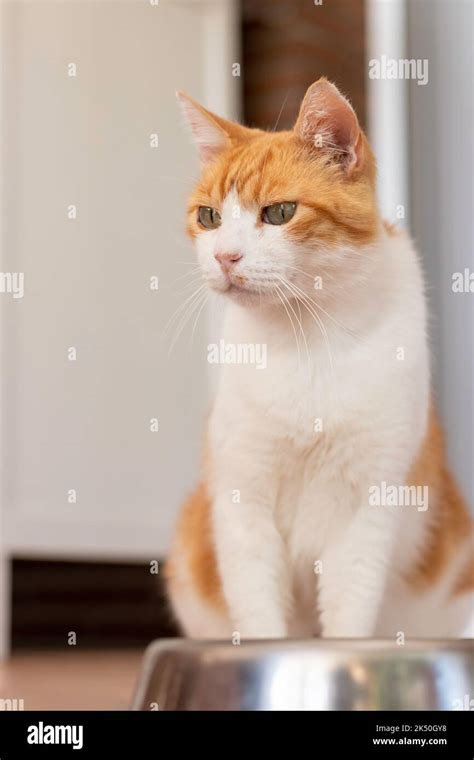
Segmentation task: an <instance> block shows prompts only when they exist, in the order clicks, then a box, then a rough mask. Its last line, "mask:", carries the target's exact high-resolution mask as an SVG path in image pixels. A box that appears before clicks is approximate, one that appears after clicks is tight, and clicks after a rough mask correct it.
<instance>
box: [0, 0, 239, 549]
mask: <svg viewBox="0 0 474 760" xmlns="http://www.w3.org/2000/svg"><path fill="white" fill-rule="evenodd" d="M234 21H235V8H234V4H233V3H231V2H226V0H224V1H223V2H222V0H219V1H217V0H216V1H215V2H214V1H209V0H207V2H199V0H173V2H171V0H168V1H167V0H162V1H161V2H160V3H159V5H158V6H157V7H155V6H152V5H151V4H150V3H148V2H137V1H136V0H131V1H128V0H125V1H122V0H120V1H119V2H113V1H110V0H105V1H104V2H72V1H69V2H54V1H52V2H43V1H42V0H41V1H39V0H37V1H36V2H29V3H24V2H15V3H11V4H7V5H6V6H5V7H4V9H3V36H4V48H3V64H4V71H3V80H2V81H3V85H4V92H3V108H4V111H5V120H4V133H3V136H2V150H3V156H2V162H3V174H4V181H5V189H6V192H5V193H4V198H3V205H2V214H1V216H2V221H3V227H4V229H3V246H2V263H1V270H2V271H21V272H24V273H25V296H24V298H23V299H18V300H14V299H12V298H11V297H10V296H7V295H5V294H4V295H2V296H0V298H1V299H2V300H1V302H0V307H1V309H2V326H3V351H2V373H1V374H2V381H3V386H2V390H1V413H2V419H3V424H2V440H3V467H4V480H3V483H2V510H3V523H4V531H3V541H4V542H6V545H7V547H8V550H9V551H10V552H15V554H16V555H22V554H26V555H28V556H31V555H35V554H45V555H48V556H52V555H56V556H61V555H64V556H67V557H71V556H80V557H94V556H96V557H100V558H107V557H110V558H112V559H113V558H119V559H122V558H125V557H129V558H131V559H134V558H136V559H148V558H150V559H152V558H156V557H159V556H162V555H163V553H164V551H165V550H166V547H167V545H168V541H169V536H170V531H171V526H172V524H173V522H174V518H175V514H176V510H177V507H178V506H179V504H180V502H181V501H182V499H183V497H184V495H185V494H186V492H187V491H188V490H189V488H190V487H191V486H192V484H193V483H194V481H195V479H196V476H197V470H198V461H199V452H200V445H201V436H202V430H203V420H204V417H205V415H206V413H207V392H208V372H207V371H208V365H207V361H206V358H207V352H206V345H207V327H208V325H207V322H206V318H205V314H204V315H203V318H202V319H201V321H200V323H199V324H198V326H197V329H196V332H195V335H194V338H193V340H192V341H191V340H189V336H190V332H191V330H190V329H188V331H187V333H186V334H185V337H183V338H182V339H181V341H180V342H179V343H178V344H177V347H176V349H175V350H174V351H173V353H172V354H171V356H169V355H168V343H167V342H166V341H165V340H163V328H164V326H165V324H166V322H167V321H168V319H169V317H170V315H171V314H172V313H173V311H174V310H175V309H176V308H177V307H178V306H179V305H180V303H181V302H182V300H183V295H182V289H183V287H184V285H185V280H180V282H179V283H176V282H175V281H176V278H178V277H180V276H181V275H183V273H184V272H186V271H187V266H186V264H185V262H192V261H194V257H193V252H192V250H191V247H190V245H189V244H188V242H187V240H186V238H185V236H184V232H183V227H184V214H185V202H186V196H187V192H188V189H189V188H190V187H191V186H192V181H193V175H194V173H195V170H196V168H197V160H196V156H195V150H194V148H193V146H192V145H191V140H190V137H189V135H188V134H187V133H186V131H185V129H184V127H182V126H181V118H180V114H179V111H178V108H177V106H176V103H175V90H176V89H184V90H187V91H189V92H190V93H192V94H193V95H194V96H195V97H196V98H198V99H201V100H202V101H203V102H205V103H207V105H208V106H209V107H213V108H218V109H219V110H221V112H224V113H225V114H227V115H228V116H233V115H235V107H234V106H235V102H236V100H237V94H238V87H239V83H238V80H236V79H234V78H233V77H232V74H231V64H232V63H233V62H234V61H235V60H236V58H235V50H236V31H237V27H236V25H235V23H234ZM69 63H75V64H76V65H77V76H76V77H69V76H68V64H69ZM155 132H156V133H158V136H159V148H157V149H153V148H151V147H150V142H149V140H150V134H151V133H155ZM69 204H76V205H77V219H76V220H71V219H68V216H67V209H68V206H69ZM153 275H158V276H159V278H160V289H159V291H158V292H155V291H151V290H150V288H149V282H150V277H151V276H153ZM69 347H75V348H76V349H77V361H75V362H71V361H68V355H67V352H68V348H69ZM154 417H157V418H158V419H159V426H160V430H159V432H158V433H152V432H150V429H149V426H150V419H151V418H154ZM70 489H76V490H77V503H76V504H71V503H69V502H68V492H69V490H70Z"/></svg>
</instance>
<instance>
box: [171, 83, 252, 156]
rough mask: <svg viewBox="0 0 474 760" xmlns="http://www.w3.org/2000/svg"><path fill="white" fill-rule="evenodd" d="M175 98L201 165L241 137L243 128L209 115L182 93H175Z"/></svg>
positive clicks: (208, 112)
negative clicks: (189, 131)
mask: <svg viewBox="0 0 474 760" xmlns="http://www.w3.org/2000/svg"><path fill="white" fill-rule="evenodd" d="M176 97H177V99H178V102H179V104H180V106H181V109H182V112H183V115H184V118H185V121H186V123H187V124H188V126H189V127H190V129H191V132H192V134H193V137H194V140H195V142H196V145H197V148H198V151H199V156H200V158H201V161H202V162H203V163H207V162H208V161H213V160H214V159H215V158H216V156H218V155H219V153H220V152H221V151H223V150H225V148H228V147H229V146H230V144H231V142H232V141H233V140H237V139H239V138H241V137H242V135H243V132H244V131H245V128H244V127H241V126H240V125H239V124H234V123H233V122H231V121H227V119H222V118H221V117H220V116H217V115H216V114H214V113H211V111H208V110H207V108H204V106H202V105H201V104H200V103H197V102H196V101H195V100H193V98H190V97H189V95H186V93H184V92H177V93H176Z"/></svg>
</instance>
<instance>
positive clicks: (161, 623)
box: [12, 559, 178, 649]
mask: <svg viewBox="0 0 474 760" xmlns="http://www.w3.org/2000/svg"><path fill="white" fill-rule="evenodd" d="M70 633H75V634H76V642H77V646H81V647H88V648H92V647H94V648H107V649H110V648H119V647H137V646H146V644H148V643H149V642H150V641H151V640H152V639H155V638H162V637H167V636H177V635H178V630H177V627H176V625H175V623H174V621H173V616H172V614H171V610H170V608H169V604H168V602H167V599H166V594H165V589H164V583H163V580H162V579H161V578H160V576H159V575H152V574H151V573H150V568H149V565H147V564H143V565H126V564H120V565H118V564H112V563H94V562H57V561H53V560H51V561H49V560H47V561H45V560H41V561H38V560H23V559H21V560H20V559H14V560H13V563H12V642H13V648H14V649H24V648H29V649H42V648H63V647H67V646H68V645H69V644H68V636H69V634H70Z"/></svg>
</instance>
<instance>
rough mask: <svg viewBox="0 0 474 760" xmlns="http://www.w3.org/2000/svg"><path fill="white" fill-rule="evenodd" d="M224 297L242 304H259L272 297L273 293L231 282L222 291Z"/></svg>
mask: <svg viewBox="0 0 474 760" xmlns="http://www.w3.org/2000/svg"><path fill="white" fill-rule="evenodd" d="M220 293H221V295H223V296H224V298H229V299H230V300H231V301H233V302H234V303H237V304H239V305H240V306H249V307H250V306H259V305H261V304H263V303H265V302H266V301H268V300H272V299H271V295H270V294H269V293H268V294H267V293H265V292H264V291H258V290H253V289H252V288H246V287H245V286H242V285H235V284H233V283H230V284H229V286H228V287H227V288H226V289H225V290H221V291H220Z"/></svg>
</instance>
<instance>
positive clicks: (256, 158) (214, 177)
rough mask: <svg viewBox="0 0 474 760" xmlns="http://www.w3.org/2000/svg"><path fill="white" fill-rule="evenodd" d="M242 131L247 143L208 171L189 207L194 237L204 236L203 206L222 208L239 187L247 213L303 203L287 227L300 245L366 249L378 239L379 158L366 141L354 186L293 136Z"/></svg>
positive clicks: (237, 143)
mask: <svg viewBox="0 0 474 760" xmlns="http://www.w3.org/2000/svg"><path fill="white" fill-rule="evenodd" d="M240 129H242V139H238V138H237V139H236V138H235V137H234V139H233V140H232V141H231V142H230V144H229V147H228V148H227V149H225V150H223V151H222V152H221V153H220V154H219V156H218V157H217V158H216V160H215V161H213V162H212V163H210V164H209V165H207V166H206V167H205V168H204V171H203V175H202V178H201V180H200V182H199V184H198V186H197V188H196V190H195V191H194V193H193V195H192V197H191V199H190V202H189V207H188V223H187V231H188V233H189V235H190V236H191V237H195V236H196V235H197V234H199V232H200V228H199V225H198V222H197V209H198V207H199V206H212V207H213V208H217V209H219V208H220V207H221V205H222V202H223V200H224V198H225V196H226V195H227V194H228V193H229V191H230V190H231V189H232V188H235V190H236V191H237V192H238V194H239V199H240V202H241V203H242V205H243V206H244V207H247V208H255V207H257V208H260V209H263V208H264V207H265V206H269V205H270V204H272V203H276V202H278V201H282V200H289V201H291V200H292V199H293V197H294V198H295V199H296V198H297V199H298V214H297V215H296V216H295V219H294V220H292V221H290V222H289V224H288V225H287V231H288V234H289V235H291V236H292V237H294V238H295V239H296V240H300V241H306V240H311V239H315V240H318V241H319V242H324V243H326V244H330V245H331V244H338V245H340V244H341V243H347V244H352V245H364V244H367V243H369V242H371V241H372V240H374V239H375V237H376V234H377V228H378V224H379V217H378V212H377V205H376V199H375V191H374V185H375V159H374V157H373V155H372V152H371V150H370V148H369V145H368V142H367V140H366V139H365V137H363V136H362V138H361V139H362V140H363V144H364V161H363V165H362V167H361V169H360V170H357V171H355V172H354V175H353V176H352V177H351V179H350V180H349V181H348V180H347V177H346V178H344V176H343V174H342V170H341V167H340V166H339V165H338V163H337V162H334V161H330V160H328V156H327V154H326V153H324V152H322V151H318V149H317V148H308V147H307V145H305V144H304V143H303V142H302V141H301V140H300V139H299V138H298V136H297V135H295V134H294V133H293V132H276V133H275V132H260V131H258V130H246V129H244V128H243V127H241V128H240ZM244 138H245V139H244ZM263 170H265V171H263Z"/></svg>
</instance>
